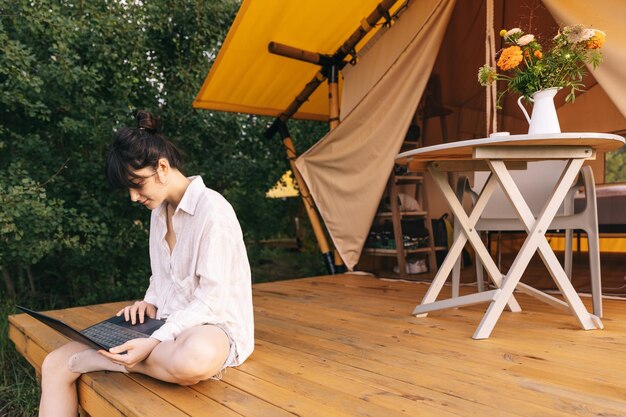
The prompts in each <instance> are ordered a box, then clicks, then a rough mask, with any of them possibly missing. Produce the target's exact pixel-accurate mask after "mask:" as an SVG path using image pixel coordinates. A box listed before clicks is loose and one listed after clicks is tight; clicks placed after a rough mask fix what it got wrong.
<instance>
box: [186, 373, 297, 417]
mask: <svg viewBox="0 0 626 417" xmlns="http://www.w3.org/2000/svg"><path fill="white" fill-rule="evenodd" d="M230 372H231V370H230V369H227V370H226V371H225V372H224V374H225V376H224V380H223V383H221V384H216V383H214V381H210V382H206V383H200V384H197V385H194V386H192V387H191V388H192V389H194V390H196V391H198V392H199V393H200V394H202V395H204V396H206V397H208V398H211V399H213V400H214V401H217V402H218V403H220V404H222V405H224V406H225V407H228V408H230V409H231V410H233V411H235V412H238V413H240V414H241V415H244V416H246V417H265V416H272V417H292V416H294V414H293V413H291V412H289V411H286V410H283V409H282V408H280V407H277V406H275V405H273V404H270V403H269V402H267V401H264V400H262V399H261V398H258V397H257V396H256V395H255V394H254V393H247V392H244V391H243V390H241V389H240V388H238V387H236V386H234V385H231V384H230V383H229V379H228V375H229V374H230Z"/></svg>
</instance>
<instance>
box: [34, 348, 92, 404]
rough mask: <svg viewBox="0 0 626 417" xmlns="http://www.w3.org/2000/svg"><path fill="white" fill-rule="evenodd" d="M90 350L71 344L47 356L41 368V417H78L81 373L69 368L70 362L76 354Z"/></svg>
mask: <svg viewBox="0 0 626 417" xmlns="http://www.w3.org/2000/svg"><path fill="white" fill-rule="evenodd" d="M86 349H89V347H88V346H86V345H83V344H82V343H78V342H70V343H68V344H66V345H64V346H61V347H60V348H58V349H57V350H54V351H52V352H50V353H49V354H48V356H46V359H44V361H43V365H42V366H41V402H40V403H39V416H40V417H65V416H72V417H76V415H77V414H78V398H77V394H76V380H77V379H78V377H80V375H81V374H80V373H77V372H72V371H70V370H69V368H68V361H69V359H70V358H71V357H72V355H74V354H75V353H78V352H81V351H84V350H86Z"/></svg>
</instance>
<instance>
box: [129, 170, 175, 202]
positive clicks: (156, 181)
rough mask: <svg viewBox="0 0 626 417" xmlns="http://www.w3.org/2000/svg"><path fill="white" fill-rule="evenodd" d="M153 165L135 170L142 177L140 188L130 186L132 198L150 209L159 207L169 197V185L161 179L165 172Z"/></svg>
mask: <svg viewBox="0 0 626 417" xmlns="http://www.w3.org/2000/svg"><path fill="white" fill-rule="evenodd" d="M159 169H160V168H158V169H157V170H155V169H154V168H152V167H145V168H142V169H139V170H137V171H135V174H136V175H137V176H139V177H142V178H143V180H141V182H140V183H139V184H140V186H139V188H129V190H128V191H129V193H130V200H131V201H133V202H138V203H141V204H143V205H144V206H145V207H146V208H148V209H149V210H154V209H155V208H157V207H159V206H160V205H161V203H163V201H165V199H166V197H167V186H166V183H164V182H163V181H162V180H161V177H162V176H163V172H160V171H159Z"/></svg>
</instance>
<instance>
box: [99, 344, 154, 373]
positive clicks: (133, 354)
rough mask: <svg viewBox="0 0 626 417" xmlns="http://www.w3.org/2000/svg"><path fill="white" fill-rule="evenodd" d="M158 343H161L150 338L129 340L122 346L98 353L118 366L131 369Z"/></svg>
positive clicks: (148, 354)
mask: <svg viewBox="0 0 626 417" xmlns="http://www.w3.org/2000/svg"><path fill="white" fill-rule="evenodd" d="M159 343H161V341H160V340H158V339H153V338H151V337H146V338H139V339H133V340H129V341H128V342H126V343H124V344H123V345H120V346H116V347H112V348H111V349H109V351H108V352H107V351H106V350H99V351H98V353H100V354H101V355H102V356H106V357H107V358H109V359H110V360H111V361H113V362H115V363H117V364H119V365H123V366H125V367H126V368H132V367H133V366H135V365H137V364H138V363H139V362H141V361H143V360H144V359H146V358H147V357H148V356H150V353H152V350H153V349H154V348H155V347H156V346H157V345H158V344H159ZM123 352H126V353H123Z"/></svg>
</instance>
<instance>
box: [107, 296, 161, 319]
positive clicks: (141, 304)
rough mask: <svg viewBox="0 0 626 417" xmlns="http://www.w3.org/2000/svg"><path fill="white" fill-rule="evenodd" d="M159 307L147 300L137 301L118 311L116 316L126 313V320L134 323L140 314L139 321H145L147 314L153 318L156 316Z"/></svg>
mask: <svg viewBox="0 0 626 417" xmlns="http://www.w3.org/2000/svg"><path fill="white" fill-rule="evenodd" d="M156 311H157V308H156V307H155V306H154V305H152V304H150V303H146V302H145V301H135V304H133V305H132V306H126V307H124V308H123V309H121V310H120V311H118V312H117V314H116V316H118V317H119V316H121V315H122V314H124V320H126V321H130V322H131V323H132V324H135V323H136V322H137V316H139V323H143V321H144V318H145V316H148V317H150V318H151V319H153V318H155V317H156Z"/></svg>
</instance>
